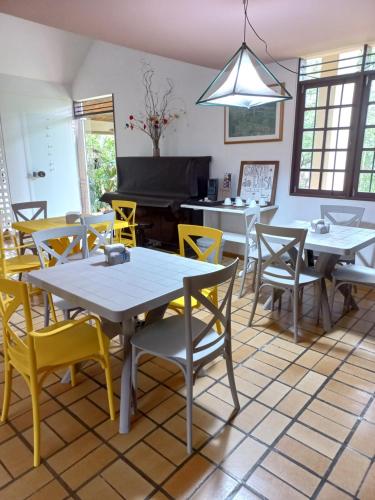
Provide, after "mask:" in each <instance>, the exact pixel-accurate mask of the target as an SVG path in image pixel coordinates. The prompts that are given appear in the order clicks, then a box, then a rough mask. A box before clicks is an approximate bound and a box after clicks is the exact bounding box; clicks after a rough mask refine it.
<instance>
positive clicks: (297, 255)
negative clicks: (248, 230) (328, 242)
mask: <svg viewBox="0 0 375 500" xmlns="http://www.w3.org/2000/svg"><path fill="white" fill-rule="evenodd" d="M255 229H256V235H257V247H258V268H257V275H256V283H255V295H254V302H253V306H252V310H251V314H250V318H249V326H251V325H252V322H253V319H254V315H255V311H256V307H257V305H258V300H259V295H260V291H261V289H262V288H263V287H266V286H268V287H271V288H272V289H278V290H283V291H287V292H290V293H291V295H292V298H293V301H292V302H293V326H294V341H295V342H297V341H298V318H299V306H300V291H301V290H302V289H303V288H304V287H305V286H307V285H314V284H315V285H317V287H316V288H317V293H318V297H317V304H318V313H317V320H319V310H320V297H321V292H322V287H323V286H324V285H323V280H324V277H323V276H322V275H320V274H318V273H316V272H314V271H313V270H311V269H309V268H307V267H306V266H305V264H304V262H303V252H304V245H305V239H306V235H307V229H297V228H287V227H278V226H268V225H265V224H255ZM275 238H276V239H278V240H280V241H282V243H280V244H278V245H277V244H275V243H273V244H271V242H270V241H269V240H270V239H275ZM277 247H278V250H277ZM264 251H266V252H267V253H268V255H269V256H268V257H265V256H264ZM259 263H261V265H260V264H259Z"/></svg>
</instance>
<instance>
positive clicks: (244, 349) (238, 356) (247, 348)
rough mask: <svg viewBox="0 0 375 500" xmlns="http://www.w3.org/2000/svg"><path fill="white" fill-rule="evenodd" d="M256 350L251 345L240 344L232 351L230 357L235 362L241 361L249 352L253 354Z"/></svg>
mask: <svg viewBox="0 0 375 500" xmlns="http://www.w3.org/2000/svg"><path fill="white" fill-rule="evenodd" d="M254 352H256V349H255V348H254V347H252V346H251V345H247V344H245V345H242V346H241V347H240V348H238V349H236V350H235V351H234V352H233V353H232V358H233V361H234V362H235V363H242V362H243V361H245V359H247V358H248V357H249V356H250V355H251V354H254Z"/></svg>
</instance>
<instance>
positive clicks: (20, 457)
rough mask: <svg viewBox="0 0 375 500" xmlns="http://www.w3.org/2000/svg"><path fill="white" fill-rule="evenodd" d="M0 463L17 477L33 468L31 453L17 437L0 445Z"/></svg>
mask: <svg viewBox="0 0 375 500" xmlns="http://www.w3.org/2000/svg"><path fill="white" fill-rule="evenodd" d="M1 461H2V462H3V464H4V465H5V467H6V468H7V470H8V471H9V472H10V473H11V474H12V476H13V477H17V476H19V475H20V474H22V473H24V472H26V471H27V470H29V469H31V468H32V466H33V453H32V451H31V450H30V449H29V448H28V447H27V446H26V445H25V444H24V443H23V442H22V441H21V439H20V438H19V437H16V436H15V437H13V438H11V439H9V440H8V441H6V442H5V443H3V444H2V445H1Z"/></svg>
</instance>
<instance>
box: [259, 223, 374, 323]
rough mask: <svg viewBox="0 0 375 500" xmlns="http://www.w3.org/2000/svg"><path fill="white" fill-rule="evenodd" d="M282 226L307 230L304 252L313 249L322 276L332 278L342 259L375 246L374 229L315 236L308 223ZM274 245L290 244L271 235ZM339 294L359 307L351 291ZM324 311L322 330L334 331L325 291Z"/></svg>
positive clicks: (332, 230) (349, 229) (333, 230)
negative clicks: (374, 244)
mask: <svg viewBox="0 0 375 500" xmlns="http://www.w3.org/2000/svg"><path fill="white" fill-rule="evenodd" d="M282 226H283V227H290V228H304V229H307V230H308V232H307V235H306V240H305V250H310V251H312V252H314V255H316V257H317V258H316V261H315V264H314V267H315V269H316V271H317V272H318V273H320V274H322V275H323V276H324V277H325V278H328V279H331V277H332V271H333V269H334V267H335V265H336V264H337V262H338V261H339V260H340V257H345V256H350V255H353V254H355V253H356V252H358V251H359V250H362V249H363V248H366V247H367V246H369V245H371V244H373V243H375V230H374V229H368V228H362V227H350V226H336V225H331V226H330V231H329V232H328V233H326V234H319V233H315V232H313V231H312V229H311V224H310V222H309V221H305V220H293V221H291V222H288V223H285V224H282ZM251 235H252V236H253V238H254V239H255V238H256V232H255V229H254V231H253V232H252V233H251ZM267 239H269V240H270V241H271V242H273V243H280V244H283V243H285V242H286V241H287V239H286V238H281V237H276V236H272V237H271V236H269V237H267ZM340 291H341V292H342V293H343V294H344V296H345V298H346V300H347V301H348V302H349V304H348V305H349V306H352V307H353V308H355V307H356V304H355V301H354V299H353V297H352V296H351V295H350V296H348V294H349V293H350V291H349V290H348V289H345V288H344V287H342V288H341V289H340ZM322 309H323V315H322V316H323V317H322V320H323V327H324V329H325V330H326V331H329V330H330V328H331V311H330V308H329V303H328V299H327V293H326V290H323V294H322Z"/></svg>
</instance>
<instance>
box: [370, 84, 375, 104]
mask: <svg viewBox="0 0 375 500" xmlns="http://www.w3.org/2000/svg"><path fill="white" fill-rule="evenodd" d="M369 100H370V101H375V79H374V80H372V82H371V89H370V98H369Z"/></svg>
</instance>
